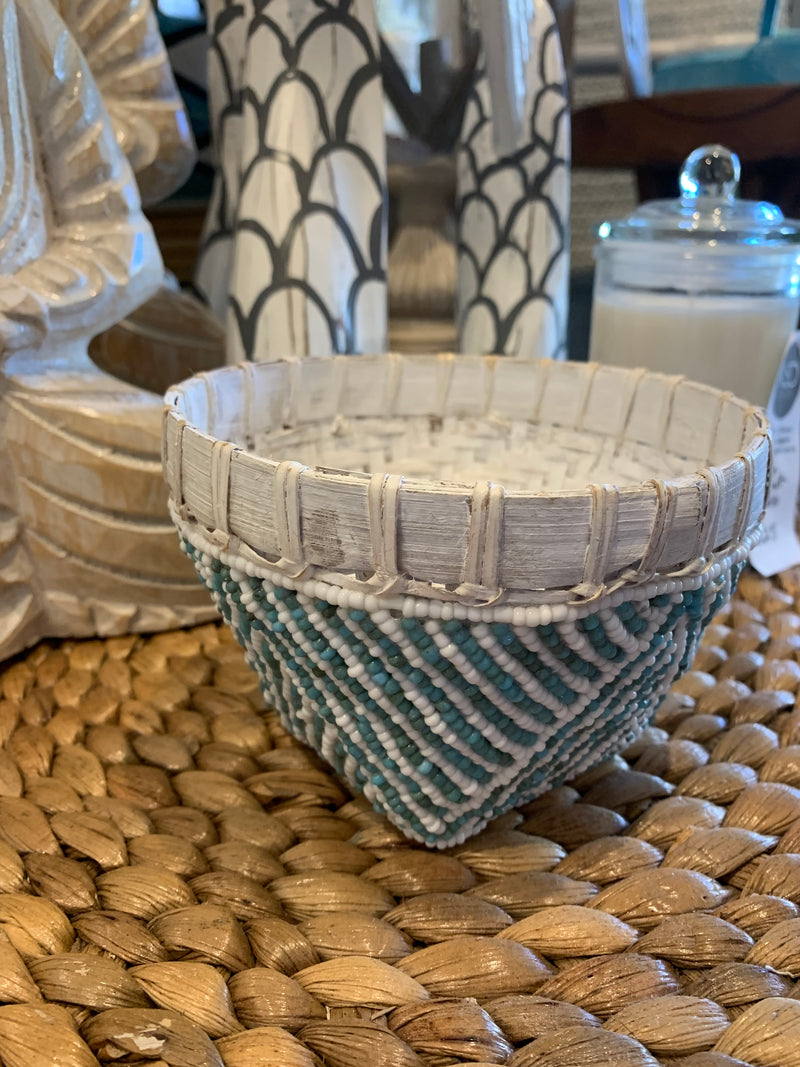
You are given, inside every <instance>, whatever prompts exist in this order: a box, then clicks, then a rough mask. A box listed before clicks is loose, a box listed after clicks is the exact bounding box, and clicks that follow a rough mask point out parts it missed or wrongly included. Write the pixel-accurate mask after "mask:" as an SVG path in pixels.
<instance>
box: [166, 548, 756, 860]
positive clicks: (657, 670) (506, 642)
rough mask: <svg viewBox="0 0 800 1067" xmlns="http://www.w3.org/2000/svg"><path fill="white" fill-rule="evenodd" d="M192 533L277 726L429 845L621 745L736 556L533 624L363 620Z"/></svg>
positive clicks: (687, 652) (348, 600) (354, 606)
mask: <svg viewBox="0 0 800 1067" xmlns="http://www.w3.org/2000/svg"><path fill="white" fill-rule="evenodd" d="M192 539H193V541H194V544H191V543H190V542H189V541H188V540H187V539H186V531H184V536H183V546H184V549H185V551H186V552H187V553H188V555H189V556H190V557H191V559H192V560H193V562H194V564H195V567H196V568H197V571H198V573H199V575H200V577H201V578H202V580H203V582H204V583H205V584H206V586H207V587H208V588H209V590H210V591H211V593H212V596H213V598H214V600H215V602H216V604H217V607H218V608H219V610H220V611H221V613H222V615H223V616H224V617H225V619H226V620H227V621H228V623H229V624H230V625H231V627H232V629H233V631H234V633H235V634H236V636H237V638H238V640H239V641H240V643H241V644H242V645H243V646H244V648H245V649H246V655H247V659H248V662H249V663H250V664H251V666H253V667H254V668H255V669H256V670H257V671H258V673H259V675H260V677H261V681H262V687H263V689H264V693H265V695H266V697H267V699H268V700H269V701H271V702H272V703H273V705H274V706H275V708H276V709H277V710H278V712H279V714H280V716H281V719H282V721H283V724H284V726H285V727H286V728H287V729H288V730H290V731H291V733H292V734H294V736H295V737H298V738H299V739H301V740H303V741H305V742H306V743H307V744H309V745H310V746H311V747H313V748H314V749H315V750H316V751H317V752H318V753H319V754H320V755H321V756H322V757H323V758H324V759H325V760H327V761H328V762H329V763H330V764H331V765H332V766H333V767H334V768H335V770H336V771H337V773H338V774H339V775H340V776H341V777H342V778H344V779H345V781H347V782H348V783H349V785H350V786H351V787H352V788H353V789H354V790H358V791H363V793H364V794H365V795H366V796H367V797H368V798H369V799H370V801H371V802H372V803H373V804H374V806H375V807H376V808H378V809H379V810H382V811H383V812H385V813H386V815H387V816H388V817H389V818H390V819H391V820H392V821H393V822H394V823H396V825H397V826H399V827H400V828H401V829H402V830H403V831H404V833H406V834H407V835H408V836H410V837H412V838H414V839H416V840H418V841H421V842H424V843H425V844H427V845H431V846H436V847H442V848H443V847H447V846H450V845H453V844H456V843H458V842H460V841H463V840H464V839H465V838H467V837H469V836H470V835H471V834H473V833H476V832H477V831H479V830H480V829H482V828H483V827H484V826H485V825H486V824H487V823H488V822H489V820H490V819H492V818H493V817H494V816H496V815H498V814H500V813H501V812H503V811H506V810H507V809H509V808H511V807H515V806H518V805H520V804H523V803H525V802H526V801H528V800H530V799H532V798H533V797H535V796H537V795H538V794H540V793H542V792H544V791H545V790H546V789H548V788H550V787H552V786H553V785H556V784H558V783H559V782H560V781H562V780H564V779H565V778H567V777H570V776H574V775H575V774H577V773H580V772H581V771H582V770H585V769H587V768H588V767H590V766H592V765H593V764H595V763H597V762H599V761H600V760H601V759H603V758H604V757H606V756H608V755H610V754H611V753H613V752H616V751H619V750H620V749H622V748H624V747H625V746H626V745H627V744H629V743H630V742H631V741H632V740H633V738H634V737H635V736H636V735H637V733H638V732H639V731H640V730H641V729H642V727H643V726H645V725H646V724H647V722H648V721H649V719H650V717H651V715H652V713H653V712H654V710H655V708H656V706H657V704H658V701H659V699H660V698H661V696H662V695H663V694H664V693H665V692H666V690H667V688H668V687H669V685H670V684H671V683H672V682H673V681H674V680H675V679H676V678H677V677H678V676H679V675H680V674H681V673H682V672H683V671H684V670H685V669H686V668H687V666H688V665H689V663H690V662H691V659H692V657H693V655H694V652H695V650H696V647H697V643H698V641H699V638H700V636H701V634H702V631H703V629H704V628H705V626H706V624H707V623H708V621H709V620H710V619H711V617H712V616H713V615H714V613H715V612H716V611H717V610H718V609H719V608H720V607H721V606H722V605H723V604H724V603H725V602H726V601H727V599H728V598H729V596H730V594H731V592H732V590H733V588H734V587H735V584H736V580H737V578H738V575H739V572H740V570H741V568H742V562H741V560H742V559H743V552H742V551H739V552H737V553H736V554H733V555H731V556H728V557H727V559H725V560H723V561H722V562H720V563H718V564H715V565H714V566H713V567H712V568H711V569H710V570H709V571H707V572H706V573H705V574H704V575H700V576H698V575H694V576H692V577H686V578H685V579H682V580H671V581H669V582H664V583H662V584H661V585H660V586H658V585H655V586H650V587H649V588H647V589H637V590H631V591H629V592H628V593H627V594H623V593H622V592H617V593H615V594H611V595H608V596H606V597H604V598H603V599H602V600H600V601H595V602H594V603H592V604H591V605H587V606H586V607H584V608H582V609H577V608H575V609H569V610H568V611H567V612H566V618H560V619H559V621H549V622H544V621H543V622H542V623H541V624H540V625H534V626H529V625H527V624H522V625H517V624H516V623H515V622H514V621H513V616H512V619H511V621H508V620H509V613H508V610H507V609H506V611H505V612H504V611H503V610H502V609H493V608H482V609H478V610H468V609H466V608H464V607H463V606H461V605H453V604H446V603H445V604H442V603H441V602H434V601H426V600H423V599H421V598H412V597H406V598H404V600H402V602H401V604H400V606H399V607H398V608H396V609H394V610H387V609H386V608H384V607H383V606H381V607H380V608H379V609H378V610H372V608H373V605H371V603H370V598H365V596H364V595H363V594H360V593H353V592H348V591H345V590H342V589H339V588H338V587H334V586H331V585H327V584H326V583H324V582H319V581H309V582H306V583H302V582H301V583H295V582H292V581H291V580H290V579H288V578H286V577H284V576H280V575H277V574H276V575H274V576H270V578H264V577H263V576H262V575H258V576H255V575H253V574H252V566H250V567H248V568H247V569H249V570H250V572H251V574H250V576H248V574H247V573H246V567H247V565H246V564H245V563H244V562H243V561H242V560H238V559H237V558H236V557H235V556H234V557H231V556H229V555H228V554H227V553H225V552H219V551H217V550H214V549H213V548H212V546H211V543H210V542H206V541H205V539H204V538H202V535H200V534H199V531H197V530H194V531H193V532H192ZM371 599H372V600H374V599H375V598H371ZM523 614H525V612H524V609H523ZM549 614H550V615H552V613H549ZM562 614H563V613H562ZM547 615H548V612H546V611H543V612H542V619H545V618H547Z"/></svg>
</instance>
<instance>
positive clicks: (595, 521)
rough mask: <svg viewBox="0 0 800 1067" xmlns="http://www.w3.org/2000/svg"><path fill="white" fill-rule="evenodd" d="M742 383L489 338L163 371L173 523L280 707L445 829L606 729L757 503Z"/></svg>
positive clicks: (619, 738)
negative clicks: (550, 352) (534, 356)
mask: <svg viewBox="0 0 800 1067" xmlns="http://www.w3.org/2000/svg"><path fill="white" fill-rule="evenodd" d="M769 454H770V444H769V436H768V432H767V426H766V422H765V419H764V417H763V415H762V413H761V412H760V410H759V409H756V408H753V407H750V406H748V405H747V404H746V403H744V402H743V401H740V400H738V399H736V398H734V397H732V396H731V395H730V394H727V393H721V392H718V391H716V390H714V389H711V388H710V387H707V386H703V385H698V384H696V383H692V382H688V381H686V380H684V379H681V378H674V377H667V376H664V375H659V374H653V373H648V372H645V371H641V370H623V369H621V368H615V367H598V366H596V365H592V364H577V363H551V362H549V361H525V360H518V359H512V358H499V359H498V358H496V357H464V356H459V357H455V358H454V357H452V356H394V355H391V356H376V357H371V356H369V357H367V356H362V357H336V358H326V359H303V360H297V361H290V360H287V361H279V362H275V363H267V364H257V365H252V364H250V365H245V366H240V367H229V368H224V369H221V370H217V371H212V372H210V373H208V374H203V375H198V376H197V377H195V378H192V379H190V380H189V381H188V382H185V383H183V384H182V385H180V386H178V387H176V388H175V389H173V390H172V391H171V392H170V393H169V394H168V396H167V408H166V414H165V424H164V469H165V474H166V479H167V483H168V486H169V490H170V508H171V513H172V517H173V520H174V522H175V524H176V526H177V528H178V531H179V533H180V537H181V540H182V543H183V547H184V549H185V551H186V552H187V553H188V554H189V556H190V557H191V559H192V560H193V561H194V564H195V566H196V568H197V570H198V573H199V574H200V576H201V578H202V580H203V581H204V582H205V584H206V585H207V586H208V588H209V590H210V591H211V594H212V597H213V598H214V600H215V602H216V603H217V606H218V607H219V610H220V611H221V613H222V615H223V616H224V617H225V618H226V619H227V621H228V622H229V623H230V625H231V627H232V628H233V630H234V632H235V634H236V636H237V637H238V639H239V640H240V642H241V643H242V645H243V646H244V648H245V650H246V655H247V658H248V661H249V662H250V663H251V665H252V666H253V667H254V668H255V669H256V670H257V671H258V673H259V675H260V678H261V682H262V686H263V689H264V692H265V695H266V697H267V699H268V700H270V701H271V702H272V703H273V704H274V705H275V707H276V708H277V709H278V711H279V713H280V715H281V716H282V719H283V722H284V724H285V725H286V727H287V728H288V729H289V730H290V731H291V732H292V733H293V734H294V735H295V736H297V737H299V738H301V739H302V740H304V741H306V742H307V743H308V744H309V745H311V746H312V747H313V748H314V749H316V751H317V752H318V753H319V754H320V755H321V756H322V757H323V758H324V759H326V760H327V761H328V762H329V763H330V764H332V765H333V767H334V768H335V769H336V771H337V772H338V773H339V774H340V776H341V777H342V778H344V779H345V780H346V781H347V782H348V783H349V784H350V785H351V786H352V787H353V788H354V789H356V790H360V791H363V792H364V794H365V795H366V796H367V797H368V798H369V799H370V801H371V802H372V803H373V804H374V805H375V807H376V808H378V809H379V810H381V811H384V812H385V813H386V814H387V815H388V817H389V818H390V819H391V820H392V821H393V822H395V823H396V824H397V825H398V826H399V827H401V828H402V829H403V831H404V832H405V833H407V834H408V835H409V836H410V837H412V838H415V839H416V840H419V841H422V842H424V843H426V844H428V845H434V846H440V847H445V846H448V845H452V844H455V843H457V842H460V841H462V840H464V839H465V838H466V837H468V836H469V835H471V834H473V833H475V832H477V831H478V830H480V829H481V828H482V827H483V826H485V825H486V823H487V822H488V821H489V820H490V819H491V818H493V817H494V816H496V815H497V814H499V813H501V812H503V811H504V810H506V809H508V808H510V807H513V806H518V805H520V804H522V803H524V802H525V801H527V800H530V799H531V798H533V797H534V796H536V795H537V794H539V793H541V792H543V791H544V790H546V789H548V788H550V787H552V786H553V785H555V784H557V783H559V782H561V781H563V780H564V779H566V778H568V777H571V776H574V775H575V774H578V773H580V772H581V771H583V770H585V769H588V768H589V767H590V766H591V765H593V764H594V763H597V762H598V761H599V760H601V759H603V758H604V757H606V756H608V755H610V754H611V753H613V752H615V751H618V750H619V749H620V748H623V747H625V746H626V745H627V744H628V743H630V742H631V741H632V740H633V738H634V737H635V736H636V734H637V733H638V731H639V730H641V728H642V727H643V726H644V725H645V724H646V723H647V721H648V720H649V718H650V716H651V715H652V712H653V711H654V709H655V707H656V705H657V703H658V700H659V699H660V697H661V696H662V695H663V694H664V692H665V691H666V689H667V688H668V687H669V685H670V684H671V683H672V682H673V681H674V680H675V678H676V677H677V676H678V675H679V674H680V673H681V672H682V671H683V670H684V669H685V668H686V667H687V666H688V665H689V663H690V662H691V659H692V656H693V654H694V650H695V648H696V646H697V642H698V640H699V638H700V635H701V633H702V631H703V629H704V627H705V626H706V624H707V623H708V621H709V620H710V618H711V617H712V616H713V614H714V612H715V611H716V610H717V609H718V608H719V607H720V606H721V605H722V604H723V603H724V602H725V601H726V600H727V598H728V597H729V595H730V593H731V592H732V589H733V587H734V586H735V583H736V579H737V577H738V574H739V572H740V570H741V568H742V567H743V565H744V561H745V559H746V556H747V553H748V552H749V549H750V547H751V546H752V544H753V543H754V541H755V538H756V537H757V534H758V531H759V528H760V522H761V518H762V514H763V507H764V499H765V493H766V486H767V476H768V468H769Z"/></svg>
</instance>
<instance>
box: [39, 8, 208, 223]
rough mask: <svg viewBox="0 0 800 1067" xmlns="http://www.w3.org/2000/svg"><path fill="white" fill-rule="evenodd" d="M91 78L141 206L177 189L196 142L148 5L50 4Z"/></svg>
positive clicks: (188, 170) (188, 168) (190, 164)
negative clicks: (84, 62)
mask: <svg viewBox="0 0 800 1067" xmlns="http://www.w3.org/2000/svg"><path fill="white" fill-rule="evenodd" d="M52 2H53V3H54V6H55V7H56V9H57V10H58V12H59V14H60V15H61V17H62V18H63V20H64V22H65V23H66V24H67V27H68V28H69V30H70V32H71V33H72V35H73V37H74V38H75V40H76V42H77V44H78V47H79V48H80V50H81V51H82V52H83V55H84V57H85V59H86V62H87V64H88V66H89V70H90V71H91V72H92V75H93V77H94V80H95V82H96V83H97V88H98V89H99V90H100V93H101V94H102V97H103V103H104V104H105V106H106V110H107V111H108V114H109V116H110V118H111V122H112V124H113V126H114V131H115V133H116V135H117V141H118V142H119V144H120V146H121V147H122V149H123V151H124V152H125V155H126V156H127V157H128V162H129V163H130V165H131V166H132V167H133V171H134V173H135V175H136V181H137V184H138V186H139V194H140V196H141V198H142V203H144V204H146V205H149V204H157V203H159V202H160V201H162V200H165V199H166V198H167V197H168V196H170V195H171V194H172V193H174V192H175V190H176V189H179V188H180V186H181V185H183V183H184V182H185V181H186V179H187V178H188V177H189V175H190V174H191V171H192V167H193V166H194V162H195V150H194V138H193V136H192V130H191V127H190V125H189V119H188V116H187V114H186V110H185V108H184V106H183V102H182V100H181V98H180V95H179V93H178V89H177V86H176V85H175V78H174V77H173V74H172V68H171V67H170V65H169V60H168V59H167V52H166V48H165V47H164V41H163V40H162V37H161V33H160V32H159V29H158V21H157V19H156V14H155V11H154V10H153V6H152V3H151V0H52Z"/></svg>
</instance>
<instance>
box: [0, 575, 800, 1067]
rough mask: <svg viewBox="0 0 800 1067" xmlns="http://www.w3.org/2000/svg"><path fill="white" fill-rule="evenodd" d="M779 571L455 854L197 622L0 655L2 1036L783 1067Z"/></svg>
mask: <svg viewBox="0 0 800 1067" xmlns="http://www.w3.org/2000/svg"><path fill="white" fill-rule="evenodd" d="M799 597H800V572H797V573H789V574H785V575H783V576H782V578H781V579H780V581H779V582H775V583H771V582H769V581H766V580H764V579H761V578H758V577H756V576H755V575H754V574H751V573H748V574H746V575H745V576H744V577H743V579H742V582H741V585H740V592H739V593H738V594H737V597H736V599H735V600H734V601H733V603H732V605H731V606H730V607H729V608H728V609H727V611H726V612H725V613H724V614H723V615H722V616H721V617H720V618H719V620H718V621H717V622H715V623H714V624H713V625H712V626H711V628H710V629H709V631H708V633H707V636H706V639H705V641H704V644H703V646H702V648H701V650H700V652H699V654H698V657H697V661H696V664H695V669H694V670H693V671H692V672H691V673H689V674H688V675H687V676H686V677H685V678H684V679H683V680H682V681H681V682H679V683H678V684H677V685H676V686H675V687H674V689H673V691H672V693H671V694H670V695H669V696H668V697H667V699H666V701H665V702H664V704H663V705H662V707H661V708H660V710H659V711H658V713H657V715H656V719H655V725H654V726H652V727H651V728H649V730H647V731H646V732H645V735H644V736H642V737H641V738H640V740H638V741H637V742H636V744H635V745H634V746H633V747H632V748H631V749H629V750H628V751H627V752H626V753H625V755H624V758H622V757H618V758H616V759H614V760H611V761H608V762H606V763H605V764H603V765H602V766H600V767H598V768H596V769H595V770H594V771H592V772H591V773H589V774H586V775H584V776H583V777H582V778H581V779H580V780H578V781H575V782H573V783H572V784H571V785H569V786H563V787H561V788H560V789H556V790H554V791H553V792H551V793H549V794H548V795H546V796H544V797H542V798H540V799H538V800H535V801H533V802H532V803H530V804H528V805H527V806H526V807H525V808H524V809H522V810H520V811H516V812H512V813H511V814H509V815H507V816H504V817H502V818H500V819H498V820H497V821H496V822H495V823H494V824H493V825H492V826H491V827H490V828H489V829H488V830H486V831H485V832H483V833H482V834H481V835H480V836H478V837H476V838H473V839H472V840H471V841H469V842H467V843H466V844H464V845H461V846H459V847H457V848H455V849H453V850H451V851H449V852H433V851H428V850H426V849H424V848H422V847H417V846H412V845H410V844H409V843H408V842H406V841H405V840H403V838H402V837H401V836H400V834H399V832H398V831H397V830H396V829H394V828H393V827H392V826H391V825H390V824H388V823H387V822H386V821H385V819H384V818H383V817H381V816H378V815H376V814H375V813H374V812H373V811H372V810H371V809H370V808H369V806H368V805H367V804H366V803H365V802H364V801H363V799H362V798H360V797H351V796H349V795H348V794H347V793H346V791H345V790H344V788H343V787H342V786H341V785H340V783H339V782H338V781H337V780H336V779H334V778H333V777H332V775H331V774H330V773H329V772H328V771H327V770H326V768H325V767H324V766H323V765H322V764H321V763H320V762H319V761H318V759H317V758H316V757H315V756H314V755H313V754H311V753H310V752H309V751H308V750H306V749H305V748H303V747H301V746H300V745H298V744H297V743H295V742H294V741H292V740H291V739H290V738H289V737H288V736H287V735H286V734H285V733H284V732H283V730H282V729H281V727H280V725H279V724H278V722H277V720H276V718H275V716H274V714H271V713H269V712H266V713H264V711H263V709H262V706H261V704H260V697H259V695H258V692H257V688H256V681H255V676H254V675H253V674H252V673H251V672H250V670H249V669H248V668H247V667H246V665H245V663H244V661H243V658H242V654H241V652H240V650H239V648H238V646H236V645H235V644H234V643H233V640H232V638H231V637H230V636H229V634H228V632H227V630H225V629H223V628H220V627H218V626H215V625H208V626H204V627H201V628H199V629H195V630H191V631H186V632H178V633H170V634H162V635H159V636H156V637H153V638H150V639H143V638H141V637H122V638H113V639H111V640H108V641H89V642H83V643H77V642H70V643H68V644H63V645H61V646H52V645H51V646H44V645H43V646H40V647H38V648H36V649H35V650H34V651H33V652H32V653H30V654H29V655H28V656H27V657H26V658H23V659H20V660H19V661H17V662H15V663H13V664H12V665H10V666H8V667H7V668H6V669H5V670H4V672H3V673H2V675H0V691H1V692H2V702H1V703H0V739H2V746H3V747H2V749H1V750H0V1002H1V1004H0V1063H2V1064H3V1065H4V1067H53V1065H57V1067H89V1065H96V1064H97V1063H98V1062H99V1063H103V1064H106V1063H115V1064H116V1063H126V1064H139V1065H142V1067H143V1065H145V1064H147V1065H150V1067H153V1065H154V1064H155V1065H156V1067H163V1065H165V1064H169V1065H174V1067H223V1065H224V1067H255V1065H266V1067H271V1065H275V1067H312V1065H320V1064H326V1065H328V1067H383V1065H386V1067H421V1065H427V1067H445V1065H447V1064H463V1063H473V1064H474V1063H476V1062H477V1063H482V1064H489V1063H494V1064H509V1065H513V1067H533V1065H536V1067H582V1065H587V1067H605V1065H606V1064H616V1065H621V1067H646V1065H658V1064H662V1065H675V1067H677V1065H680V1067H733V1065H734V1064H740V1063H745V1064H752V1065H755V1067H798V1064H800V987H798V986H797V985H796V984H795V979H796V978H797V977H798V976H800V705H798V700H797V695H798V692H800V603H799V602H798V598H799ZM796 705H798V706H796Z"/></svg>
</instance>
